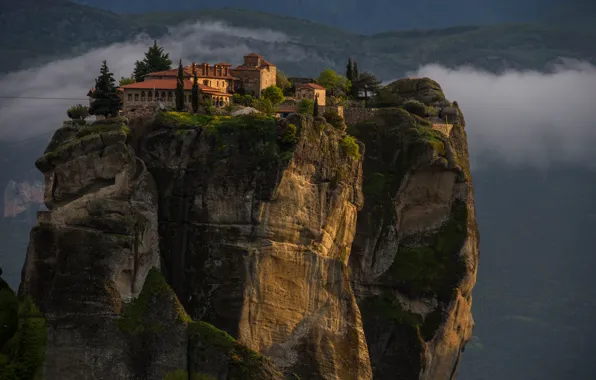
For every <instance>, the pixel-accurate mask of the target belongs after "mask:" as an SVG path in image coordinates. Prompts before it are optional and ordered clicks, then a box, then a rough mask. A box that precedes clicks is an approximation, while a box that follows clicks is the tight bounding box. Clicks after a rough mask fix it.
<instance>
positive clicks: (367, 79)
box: [354, 72, 381, 100]
mask: <svg viewBox="0 0 596 380" xmlns="http://www.w3.org/2000/svg"><path fill="white" fill-rule="evenodd" d="M354 86H355V87H356V88H357V89H358V91H359V92H364V99H365V100H368V97H369V95H370V94H376V93H378V92H379V89H380V88H381V82H380V81H379V80H377V77H376V76H374V74H372V73H369V72H363V73H361V74H359V75H358V78H356V81H355V82H354Z"/></svg>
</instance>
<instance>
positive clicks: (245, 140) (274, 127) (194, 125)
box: [155, 112, 299, 167]
mask: <svg viewBox="0 0 596 380" xmlns="http://www.w3.org/2000/svg"><path fill="white" fill-rule="evenodd" d="M155 124H156V125H158V126H166V127H169V128H176V129H177V130H178V132H179V134H185V133H186V132H183V131H190V130H193V129H197V130H200V131H204V132H205V133H207V136H209V138H212V139H214V140H215V143H214V144H215V146H217V147H218V149H217V151H216V152H215V153H216V154H214V155H212V157H211V158H212V160H213V164H215V163H216V162H221V161H222V160H224V159H230V158H233V157H234V156H237V155H238V154H239V152H244V153H247V154H245V157H248V158H249V159H250V160H256V161H258V162H260V164H261V166H263V167H268V166H270V165H273V164H275V163H276V162H278V160H281V161H288V160H289V159H290V158H291V157H292V153H293V151H294V149H295V147H296V142H297V141H298V140H297V137H298V133H299V130H298V126H296V125H295V124H288V123H287V122H285V121H284V120H277V119H276V118H275V117H272V116H268V115H263V114H257V113H253V114H248V115H241V116H216V115H204V114H192V113H188V112H162V113H160V114H159V115H158V116H157V117H156V120H155Z"/></svg>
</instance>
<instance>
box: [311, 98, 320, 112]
mask: <svg viewBox="0 0 596 380" xmlns="http://www.w3.org/2000/svg"><path fill="white" fill-rule="evenodd" d="M312 115H313V116H314V117H317V116H319V94H316V95H315V104H314V105H313V109H312Z"/></svg>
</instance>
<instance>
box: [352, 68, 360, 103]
mask: <svg viewBox="0 0 596 380" xmlns="http://www.w3.org/2000/svg"><path fill="white" fill-rule="evenodd" d="M359 80H360V74H359V73H358V62H357V61H356V60H354V68H353V69H352V96H353V97H354V98H355V99H358V95H360V88H359V83H358V82H359Z"/></svg>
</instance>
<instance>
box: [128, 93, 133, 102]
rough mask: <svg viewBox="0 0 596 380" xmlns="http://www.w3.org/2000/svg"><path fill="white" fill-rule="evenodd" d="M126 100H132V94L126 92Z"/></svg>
mask: <svg viewBox="0 0 596 380" xmlns="http://www.w3.org/2000/svg"><path fill="white" fill-rule="evenodd" d="M128 101H129V102H132V94H128Z"/></svg>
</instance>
